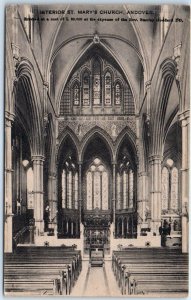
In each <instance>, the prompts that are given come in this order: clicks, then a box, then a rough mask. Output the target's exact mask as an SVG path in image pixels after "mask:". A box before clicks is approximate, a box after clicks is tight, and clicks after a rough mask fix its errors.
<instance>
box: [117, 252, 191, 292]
mask: <svg viewBox="0 0 191 300" xmlns="http://www.w3.org/2000/svg"><path fill="white" fill-rule="evenodd" d="M142 250H143V251H140V249H134V251H132V249H131V250H129V251H114V252H113V257H112V268H113V271H114V274H115V277H116V280H117V282H118V285H119V287H120V288H121V292H122V294H126V293H127V294H135V293H139V292H140V289H141V288H142V286H141V284H142V281H144V280H145V281H146V282H149V281H150V282H151V285H154V286H155V290H156V291H157V287H159V286H160V282H161V284H162V282H163V281H167V282H168V281H173V283H175V282H176V283H177V289H176V288H174V289H172V288H171V289H170V288H169V289H168V288H166V289H165V288H164V291H166V292H169V291H171V292H172V293H173V292H175V293H176V290H177V291H179V292H180V291H181V292H185V291H186V290H188V256H187V255H184V254H181V253H179V252H178V251H169V252H167V251H163V250H162V251H161V250H157V251H152V250H151V251H150V249H149V250H148V249H142ZM173 250H174V249H173ZM163 278H164V279H163ZM182 281H184V282H185V284H184V285H183V286H182V288H181V284H182ZM138 285H139V288H136V287H137V286H138ZM147 287H148V288H149V284H148V285H147ZM178 287H179V288H178ZM143 292H144V291H143ZM146 292H147V291H146ZM153 292H154V289H153Z"/></svg>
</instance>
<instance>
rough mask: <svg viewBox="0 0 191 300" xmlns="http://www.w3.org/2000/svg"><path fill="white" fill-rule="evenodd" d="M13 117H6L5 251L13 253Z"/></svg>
mask: <svg viewBox="0 0 191 300" xmlns="http://www.w3.org/2000/svg"><path fill="white" fill-rule="evenodd" d="M13 120H14V117H13V115H10V114H6V116H5V200H4V205H5V212H4V217H5V224H4V235H5V236H4V251H5V252H12V251H13V231H12V218H13V213H12V197H13V195H12V174H13V169H12V144H11V130H12V122H13Z"/></svg>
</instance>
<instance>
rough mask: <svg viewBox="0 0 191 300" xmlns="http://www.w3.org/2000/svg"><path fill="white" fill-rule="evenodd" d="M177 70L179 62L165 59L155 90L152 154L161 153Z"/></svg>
mask: <svg viewBox="0 0 191 300" xmlns="http://www.w3.org/2000/svg"><path fill="white" fill-rule="evenodd" d="M176 72H177V64H176V62H175V61H174V60H172V59H171V58H167V59H165V60H164V61H163V62H162V64H161V66H160V75H159V80H158V85H157V86H156V90H155V95H156V99H155V103H156V105H155V106H154V109H153V113H152V118H151V128H152V134H151V147H152V149H151V152H152V153H151V154H152V155H155V154H158V153H161V151H162V142H163V136H164V122H165V116H166V109H167V104H168V99H169V95H170V91H171V88H172V84H173V81H174V79H175V76H176Z"/></svg>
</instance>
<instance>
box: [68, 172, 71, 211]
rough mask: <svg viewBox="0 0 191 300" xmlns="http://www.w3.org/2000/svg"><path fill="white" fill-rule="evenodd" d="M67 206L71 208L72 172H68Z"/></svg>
mask: <svg viewBox="0 0 191 300" xmlns="http://www.w3.org/2000/svg"><path fill="white" fill-rule="evenodd" d="M68 208H72V172H71V171H69V174H68Z"/></svg>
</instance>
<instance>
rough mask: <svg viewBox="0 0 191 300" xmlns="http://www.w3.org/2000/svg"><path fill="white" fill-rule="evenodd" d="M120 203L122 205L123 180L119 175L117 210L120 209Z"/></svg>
mask: <svg viewBox="0 0 191 300" xmlns="http://www.w3.org/2000/svg"><path fill="white" fill-rule="evenodd" d="M120 203H121V178H120V174H119V173H117V205H116V209H120Z"/></svg>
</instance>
